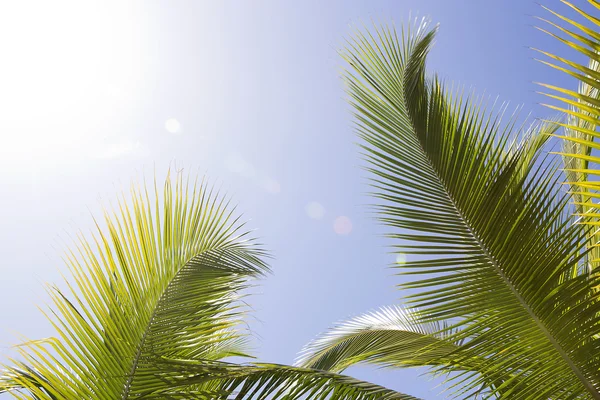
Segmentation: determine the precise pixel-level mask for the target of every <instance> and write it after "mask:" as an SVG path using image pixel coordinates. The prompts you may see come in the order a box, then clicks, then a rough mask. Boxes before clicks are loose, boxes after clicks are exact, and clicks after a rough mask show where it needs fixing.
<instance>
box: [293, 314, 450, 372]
mask: <svg viewBox="0 0 600 400" xmlns="http://www.w3.org/2000/svg"><path fill="white" fill-rule="evenodd" d="M449 335H450V332H444V327H443V326H442V325H441V324H436V323H421V322H420V321H419V317H418V316H417V315H415V313H414V312H411V311H408V310H403V309H401V308H399V307H385V308H382V309H381V310H379V311H377V312H373V313H368V314H365V315H361V316H358V317H356V318H352V319H350V320H348V321H345V322H342V323H340V324H338V325H337V326H336V327H334V328H332V329H331V330H329V331H328V332H327V333H325V334H323V335H321V336H320V337H318V338H317V339H315V340H314V341H313V342H311V343H309V344H308V345H307V346H305V348H304V349H303V351H302V353H301V354H300V356H299V358H298V360H297V362H296V363H297V365H299V366H302V367H307V368H316V369H321V370H327V371H335V372H341V371H343V370H344V369H346V368H347V367H349V366H351V365H354V364H357V363H369V362H370V363H374V364H379V365H383V366H386V367H409V366H433V365H439V364H440V363H442V362H444V360H445V362H446V363H448V362H450V360H451V359H452V356H451V354H452V353H453V352H455V351H457V350H458V348H459V346H458V345H457V344H456V343H453V342H451V341H448V340H446V338H447V337H448V336H449Z"/></svg>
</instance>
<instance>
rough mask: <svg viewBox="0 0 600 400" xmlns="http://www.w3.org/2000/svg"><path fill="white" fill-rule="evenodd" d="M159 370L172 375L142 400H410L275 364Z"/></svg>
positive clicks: (177, 364)
mask: <svg viewBox="0 0 600 400" xmlns="http://www.w3.org/2000/svg"><path fill="white" fill-rule="evenodd" d="M161 368H162V369H163V370H164V371H168V370H169V368H172V369H173V371H176V372H177V374H169V373H167V374H166V376H165V379H166V380H167V382H168V386H169V388H168V389H165V390H162V391H157V392H154V393H152V394H148V395H145V396H142V398H144V399H146V398H148V399H165V398H173V399H175V398H185V399H189V398H202V399H205V398H214V399H217V398H218V399H225V398H231V399H233V398H235V399H247V400H251V399H267V398H268V399H315V400H325V399H330V400H338V399H339V400H341V399H344V400H375V399H382V400H385V399H397V400H416V398H415V397H412V396H408V395H404V394H401V393H398V392H395V391H393V390H390V389H386V388H384V387H382V386H379V385H375V384H372V383H367V382H363V381H360V380H358V379H354V378H351V377H349V376H344V375H339V374H334V373H331V372H327V371H320V370H315V369H307V368H297V367H289V366H285V365H278V364H256V365H237V364H227V363H223V362H211V363H208V362H205V361H203V362H193V361H192V362H190V361H187V360H166V361H165V363H164V364H161ZM182 388H183V389H185V390H186V391H187V393H186V396H183V397H181V396H178V395H177V394H178V393H181V392H180V390H181V389H182Z"/></svg>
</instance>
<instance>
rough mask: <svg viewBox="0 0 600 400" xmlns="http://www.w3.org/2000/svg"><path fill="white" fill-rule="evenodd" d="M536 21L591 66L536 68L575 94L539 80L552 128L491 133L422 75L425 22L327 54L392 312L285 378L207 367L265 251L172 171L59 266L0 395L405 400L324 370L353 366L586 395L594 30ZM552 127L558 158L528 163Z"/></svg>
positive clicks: (341, 337)
mask: <svg viewBox="0 0 600 400" xmlns="http://www.w3.org/2000/svg"><path fill="white" fill-rule="evenodd" d="M591 3H592V4H594V5H595V6H597V7H599V8H600V5H599V4H600V3H597V2H596V1H592V2H591ZM567 4H568V3H567ZM571 7H573V8H574V9H575V10H577V11H578V12H580V13H581V15H583V16H584V17H586V18H588V19H589V20H590V21H591V22H592V23H594V24H596V25H600V20H598V19H595V18H594V17H592V16H591V15H588V14H586V13H584V12H583V11H582V10H579V9H577V8H575V7H574V6H571ZM555 15H556V16H557V17H559V19H561V20H562V22H563V23H564V25H565V26H567V27H569V26H573V27H575V28H577V29H580V30H581V31H583V34H584V35H587V36H583V35H579V34H577V33H574V32H572V31H571V30H569V29H570V28H569V29H567V28H562V27H561V26H560V25H555V27H556V28H558V29H559V31H560V32H562V34H563V36H564V37H561V38H560V39H561V40H563V41H564V42H565V43H567V44H569V45H570V46H571V47H573V48H575V49H576V50H578V51H580V52H582V53H583V54H585V55H586V56H588V57H589V58H590V59H591V61H590V63H589V64H588V65H587V66H583V65H579V64H577V63H574V62H570V61H568V60H566V59H563V58H559V57H557V56H554V55H552V54H546V55H547V56H548V57H550V61H547V62H548V63H549V64H550V65H552V66H554V67H556V68H562V69H563V70H565V71H567V72H568V73H569V74H571V75H573V76H575V77H576V78H578V79H579V80H580V81H581V82H582V84H581V86H580V88H579V91H578V92H574V91H569V90H565V89H560V88H557V87H553V86H548V85H546V87H547V88H549V89H552V90H554V92H553V93H554V94H549V96H554V98H558V99H559V100H562V101H563V102H565V103H566V104H567V106H566V108H565V107H560V106H555V105H553V106H552V107H554V108H555V109H558V110H559V111H562V112H565V113H566V114H567V115H568V118H567V120H566V121H549V122H542V123H538V124H534V125H533V126H530V127H524V126H519V125H517V117H513V118H510V119H509V121H507V122H502V120H501V117H502V114H503V112H504V110H503V109H502V108H500V109H499V110H497V109H494V108H493V107H492V108H489V107H488V106H487V105H485V104H484V102H483V100H482V99H477V98H473V97H472V96H468V95H465V94H464V93H462V92H460V91H459V92H455V91H451V90H448V89H447V88H446V86H445V84H444V83H443V82H442V81H441V80H440V79H438V78H437V77H436V76H428V75H426V71H425V61H426V56H427V53H428V51H429V48H430V47H431V44H432V41H433V39H434V36H435V34H436V29H435V28H433V29H430V28H429V27H428V25H427V24H422V23H419V24H416V25H415V26H414V27H408V28H407V29H406V30H404V31H403V32H402V33H401V34H398V33H397V32H396V31H395V29H394V28H380V29H375V30H373V31H367V32H365V33H358V34H357V35H356V36H355V39H354V40H353V41H351V42H350V43H349V45H348V49H347V51H346V52H344V57H345V59H346V61H347V62H348V64H349V66H350V68H349V70H348V72H347V73H346V75H345V80H346V82H347V85H348V90H349V94H350V98H351V102H352V104H353V106H354V108H355V111H356V122H357V130H358V132H359V135H360V137H361V138H362V141H363V144H362V149H363V151H364V156H365V158H366V159H367V160H368V162H369V163H370V167H369V170H370V171H371V173H372V175H373V181H372V182H373V183H372V186H373V190H374V196H375V198H376V199H377V204H376V207H377V209H378V211H379V215H380V218H381V220H382V221H383V222H384V223H385V224H387V225H388V226H389V227H390V228H391V229H392V231H391V233H390V237H391V238H392V239H394V240H395V242H396V243H397V244H396V246H397V247H396V248H395V250H396V251H398V252H399V253H402V254H408V255H409V256H410V257H411V258H410V259H409V260H408V261H407V262H405V263H403V264H401V265H398V267H399V268H400V271H401V273H402V274H405V275H407V276H411V277H412V276H416V278H415V279H414V280H411V281H410V282H408V283H405V284H403V285H402V287H403V288H404V289H410V292H409V293H410V294H409V295H407V297H406V302H405V307H404V308H400V307H397V306H392V307H386V308H383V309H381V310H380V311H378V312H375V313H370V314H366V315H364V316H361V317H358V318H355V319H352V320H350V321H347V322H344V323H341V324H339V325H338V326H336V327H334V328H333V329H332V330H330V331H329V332H327V333H325V334H324V335H322V336H321V337H319V338H317V339H316V340H315V341H313V342H312V343H310V344H309V345H307V347H306V348H305V349H304V351H303V352H302V353H301V356H300V358H299V360H298V366H296V367H290V366H282V365H274V364H231V363H227V362H225V361H224V359H226V358H227V357H229V356H242V357H243V356H247V354H246V352H245V350H244V339H245V336H244V335H242V334H241V333H240V324H241V323H242V320H243V315H244V312H245V309H244V303H243V302H242V301H241V300H240V299H241V297H243V296H244V294H245V293H246V292H245V288H246V287H248V285H250V284H251V283H252V280H253V279H255V278H256V277H259V276H261V275H262V274H265V273H267V271H268V268H267V266H266V264H265V258H266V257H267V254H266V252H265V251H264V250H263V249H262V247H261V246H260V245H259V244H257V243H256V241H255V240H254V239H252V237H251V236H250V234H249V233H248V232H246V231H244V230H243V224H241V223H240V222H239V221H240V219H239V218H238V217H236V216H235V214H234V212H233V211H231V209H230V208H229V206H228V203H227V202H226V201H225V200H224V199H223V198H222V197H219V196H218V195H217V194H214V193H213V191H212V189H210V188H209V187H208V186H207V185H206V184H204V183H199V184H194V183H192V184H191V185H190V184H189V183H188V181H184V178H183V177H182V176H181V175H179V176H178V177H177V180H176V183H175V185H174V187H173V186H172V184H171V182H170V181H169V180H167V181H166V183H165V187H164V190H163V194H162V196H161V195H160V194H159V190H158V189H157V188H156V184H155V185H154V190H149V189H147V188H146V187H141V188H134V189H133V190H132V195H131V199H130V201H127V200H126V199H123V200H122V201H121V202H120V203H119V206H118V208H117V211H114V212H107V213H106V218H105V225H106V226H105V227H103V226H101V225H100V223H98V227H99V228H98V233H97V234H96V236H95V237H93V238H91V239H87V240H86V239H84V238H80V240H79V243H78V244H77V246H76V248H75V249H74V250H73V252H71V253H69V254H68V256H67V257H66V261H67V263H68V265H69V267H70V270H71V273H72V275H73V279H72V280H71V281H69V283H68V289H69V291H70V294H67V293H65V292H63V291H61V290H59V289H57V288H54V287H52V288H51V294H52V296H53V301H54V304H55V306H54V308H53V311H52V314H51V315H50V316H49V318H50V319H51V321H52V322H53V324H54V326H55V328H56V330H57V337H56V338H52V339H48V340H45V341H33V342H28V343H25V344H24V345H23V346H22V347H21V348H20V349H21V350H20V352H21V355H20V359H19V360H12V364H13V366H11V367H7V371H6V373H4V375H3V378H2V381H1V382H2V383H0V391H2V390H5V391H9V392H10V393H11V394H13V395H14V396H15V397H17V398H22V399H32V398H33V399H129V398H149V399H153V398H154V399H158V398H160V399H183V398H185V399H195V398H198V399H205V398H223V399H225V398H229V397H235V398H239V399H242V398H247V399H253V398H256V399H265V398H271V399H278V398H285V399H295V398H306V399H329V398H331V399H387V398H389V399H412V398H413V397H411V396H408V395H403V394H400V393H397V392H394V391H391V390H388V389H385V388H382V387H379V386H377V385H373V384H370V383H367V382H361V381H359V380H356V379H353V378H350V377H347V376H343V375H340V374H339V373H340V372H342V371H343V370H344V369H345V368H347V367H348V366H350V365H353V364H356V363H372V364H376V365H382V366H386V367H410V366H427V367H430V368H431V370H432V371H433V372H434V373H443V374H448V375H447V376H448V381H449V385H450V386H451V387H452V388H453V389H454V391H455V394H456V395H457V396H460V397H473V396H479V395H481V396H482V397H492V398H493V397H501V398H510V399H580V398H581V399H589V398H593V399H600V373H599V372H600V346H599V345H600V342H599V338H600V321H599V317H600V301H599V299H598V296H599V294H598V293H599V291H598V286H599V285H600V278H599V274H598V273H597V271H596V268H597V264H598V258H599V257H598V255H597V252H598V250H597V249H598V241H597V239H598V234H597V231H598V226H599V225H600V223H599V222H598V216H600V213H598V211H596V206H595V199H597V198H598V197H600V195H599V194H598V189H600V183H598V180H597V179H594V177H595V176H596V175H599V174H600V172H598V171H597V170H595V169H593V168H592V164H593V163H597V162H598V161H600V159H599V158H597V157H595V156H594V154H593V153H592V150H593V149H594V148H598V147H599V145H597V144H595V143H594V138H595V137H597V136H598V135H599V134H598V133H596V125H597V122H598V121H599V119H598V118H599V117H600V101H599V100H598V93H599V91H598V89H599V88H600V84H599V83H598V82H599V81H600V80H599V78H600V72H599V68H598V63H599V62H600V60H599V59H598V58H599V56H598V50H600V34H598V33H596V31H595V30H593V29H589V28H586V27H585V26H582V25H580V24H578V23H577V22H575V21H573V20H570V19H567V18H565V17H562V16H560V15H559V14H555ZM557 37H558V36H557ZM565 37H566V38H565ZM555 61H556V62H559V63H563V64H566V65H567V67H569V69H567V68H564V67H562V66H560V64H558V63H555ZM559 127H563V128H564V132H565V134H564V136H565V137H566V139H567V140H566V141H565V142H564V143H565V145H564V151H562V152H561V156H560V157H561V158H558V157H555V156H553V155H551V154H547V153H545V152H544V151H543V146H544V144H545V143H546V141H547V139H548V137H549V136H550V135H554V134H555V133H556V132H557V129H558V128H559ZM560 159H562V160H564V161H565V165H566V169H567V171H566V172H567V179H568V183H569V185H570V187H571V190H569V191H567V192H565V191H563V190H561V185H560V183H561V182H562V178H561V175H560V174H559V165H558V164H557V161H558V160H560ZM151 192H153V194H152V195H151V194H150V193H151ZM572 201H574V205H573V206H572V205H571V202H572Z"/></svg>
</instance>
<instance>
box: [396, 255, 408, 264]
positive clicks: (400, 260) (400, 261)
mask: <svg viewBox="0 0 600 400" xmlns="http://www.w3.org/2000/svg"><path fill="white" fill-rule="evenodd" d="M396 264H398V265H404V264H406V254H404V253H398V254H397V255H396Z"/></svg>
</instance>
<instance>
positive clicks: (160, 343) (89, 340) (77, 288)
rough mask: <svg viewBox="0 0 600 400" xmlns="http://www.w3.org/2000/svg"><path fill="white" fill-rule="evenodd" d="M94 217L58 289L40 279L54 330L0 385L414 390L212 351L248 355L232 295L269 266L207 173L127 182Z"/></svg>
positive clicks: (348, 393) (58, 393) (82, 390)
mask: <svg viewBox="0 0 600 400" xmlns="http://www.w3.org/2000/svg"><path fill="white" fill-rule="evenodd" d="M97 227H98V230H97V232H96V234H95V235H93V236H92V238H91V239H85V238H84V237H83V236H80V237H79V240H78V243H77V244H76V246H75V248H74V249H73V250H72V251H70V252H68V254H67V256H66V262H67V264H68V266H69V269H70V272H71V275H72V279H70V280H68V281H67V288H68V290H67V291H63V290H61V289H59V288H57V287H54V286H52V287H51V288H50V294H51V296H52V300H53V302H54V307H53V308H52V309H51V311H50V313H49V314H48V317H49V319H50V321H51V323H52V324H53V325H54V327H55V329H56V332H57V336H56V337H52V338H49V339H44V340H37V341H30V342H26V343H24V344H22V345H20V346H19V347H18V351H19V354H20V357H19V359H15V360H11V361H12V365H11V366H8V367H7V369H6V370H5V371H4V372H3V373H2V374H0V393H1V392H9V393H10V394H11V395H13V396H14V397H15V398H20V399H60V400H75V399H134V398H135V399H137V398H140V399H141V398H161V399H166V398H173V399H177V398H181V399H183V398H186V399H192V398H203V399H208V398H210V399H216V398H222V399H226V398H230V397H231V396H233V397H235V398H240V399H241V398H256V397H260V398H263V397H261V396H266V395H269V396H271V398H279V397H285V398H289V394H290V393H292V394H293V393H298V392H300V391H302V392H303V393H304V396H305V397H306V398H308V399H311V398H315V399H325V398H332V399H337V398H345V399H358V400H360V399H364V400H368V399H375V398H390V399H392V398H393V399H412V397H410V396H405V395H401V394H400V393H397V392H395V391H392V390H388V389H385V388H382V387H380V386H377V385H372V384H369V383H366V382H361V381H359V380H354V379H351V378H349V377H343V376H337V375H335V374H332V373H329V372H325V371H318V370H314V369H299V368H293V367H285V366H276V365H232V364H227V363H224V362H222V361H221V360H223V359H224V358H227V357H230V356H247V354H246V351H245V347H246V346H245V342H246V339H247V338H246V335H244V334H241V333H240V332H241V324H242V323H243V316H244V314H245V311H246V310H245V308H246V307H244V302H243V301H242V298H243V296H244V294H245V293H246V292H247V291H246V289H247V288H248V287H249V285H251V284H252V280H254V279H256V278H257V277H260V276H262V275H263V274H265V273H266V272H267V271H268V267H267V265H266V264H265V262H264V259H265V257H267V253H266V252H265V251H264V250H263V249H262V247H261V246H260V244H258V243H257V242H256V240H255V239H254V238H252V237H251V235H250V233H249V232H248V231H247V230H245V229H244V224H243V223H241V222H240V217H238V216H236V215H235V213H234V208H231V207H229V201H227V200H226V198H224V197H223V196H219V195H218V194H217V193H216V192H215V191H214V190H213V189H212V188H211V187H209V186H208V185H207V184H206V183H204V182H198V181H193V182H191V183H190V180H189V177H188V178H187V179H185V178H184V176H183V175H182V174H181V173H179V174H178V175H177V177H176V180H175V183H174V184H173V183H172V181H171V178H170V177H169V178H168V179H167V180H166V182H165V185H164V189H163V190H162V194H161V193H160V191H159V189H158V187H157V185H156V183H155V184H154V189H153V190H152V189H149V188H148V187H147V186H141V187H138V186H134V187H133V188H132V191H131V197H130V199H129V201H128V199H126V198H125V196H123V197H122V198H121V200H120V201H119V203H118V206H117V207H116V210H115V211H112V212H110V211H106V213H105V226H102V225H101V224H100V222H97ZM256 385H258V387H255V386H256ZM260 393H262V395H259V394H260ZM273 395H276V397H273ZM277 396H279V397H277ZM286 396H287V397H286ZM307 396H308V397H307Z"/></svg>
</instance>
